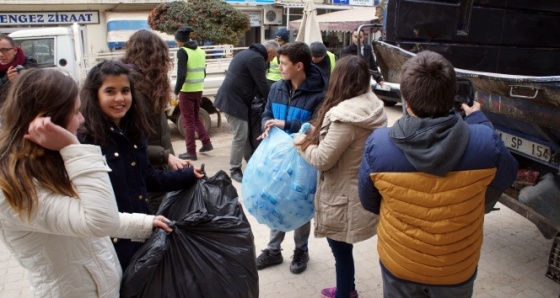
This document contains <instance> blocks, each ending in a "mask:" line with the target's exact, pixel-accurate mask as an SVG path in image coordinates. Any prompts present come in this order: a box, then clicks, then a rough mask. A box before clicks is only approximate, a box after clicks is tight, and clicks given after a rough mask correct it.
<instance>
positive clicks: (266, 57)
mask: <svg viewBox="0 0 560 298" xmlns="http://www.w3.org/2000/svg"><path fill="white" fill-rule="evenodd" d="M278 47H279V46H278V43H277V42H276V41H274V40H269V41H266V42H265V43H264V44H253V45H251V46H250V47H249V48H248V49H246V50H244V51H241V52H240V53H238V54H237V55H235V57H233V59H232V60H231V62H230V64H229V67H228V70H227V73H226V77H225V79H224V82H223V83H222V85H221V86H220V89H218V93H217V94H216V99H215V100H214V105H215V106H216V108H218V109H220V110H221V111H222V112H224V114H225V116H226V119H227V121H228V123H229V125H230V126H231V132H232V133H233V139H232V140H231V153H230V160H229V163H230V173H231V178H232V179H233V180H235V181H237V182H240V183H241V180H242V179H243V172H242V171H241V165H242V162H243V158H245V160H246V161H247V160H249V158H250V157H251V155H252V154H253V152H252V151H253V150H252V148H251V144H250V142H249V121H248V120H249V110H250V107H251V101H252V100H253V98H254V97H255V96H257V95H258V96H261V97H262V98H266V96H267V95H268V92H269V90H270V87H269V85H268V81H267V80H266V70H267V63H268V62H270V60H272V59H273V58H274V57H275V56H276V51H277V50H278Z"/></svg>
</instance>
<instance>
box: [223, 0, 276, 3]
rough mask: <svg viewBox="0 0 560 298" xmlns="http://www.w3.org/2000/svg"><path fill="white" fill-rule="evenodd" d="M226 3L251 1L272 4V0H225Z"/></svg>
mask: <svg viewBox="0 0 560 298" xmlns="http://www.w3.org/2000/svg"><path fill="white" fill-rule="evenodd" d="M226 2H227V3H230V4H235V3H244V4H246V3H253V4H274V0H226Z"/></svg>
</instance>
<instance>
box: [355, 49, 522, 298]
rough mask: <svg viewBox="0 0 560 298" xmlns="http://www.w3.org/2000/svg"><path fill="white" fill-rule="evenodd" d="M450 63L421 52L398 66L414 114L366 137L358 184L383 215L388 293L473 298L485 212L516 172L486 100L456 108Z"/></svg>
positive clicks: (370, 206)
mask: <svg viewBox="0 0 560 298" xmlns="http://www.w3.org/2000/svg"><path fill="white" fill-rule="evenodd" d="M456 90H457V88H456V78H455V71H454V68H453V65H451V63H450V62H449V61H447V60H446V59H445V58H443V56H441V55H439V54H437V53H434V52H429V51H425V52H421V53H419V54H418V55H416V56H415V57H413V58H410V59H409V60H408V61H406V62H405V63H404V64H403V66H402V69H401V92H402V97H403V102H404V104H405V106H406V110H407V111H408V115H405V116H403V117H402V118H401V119H399V120H398V121H397V122H396V123H395V124H394V125H393V126H392V127H390V128H380V129H377V130H376V131H374V132H373V134H372V135H371V136H370V137H369V138H368V140H367V142H366V145H365V148H364V153H363V157H362V164H361V166H360V171H359V182H358V190H359V194H360V200H361V202H362V205H363V206H364V208H365V209H366V210H369V211H371V212H373V213H375V214H378V215H379V225H378V227H377V237H378V240H377V250H378V252H379V260H380V262H381V276H382V278H383V292H384V295H385V297H393V296H394V297H418V296H427V295H426V293H430V295H429V296H430V297H471V296H472V292H473V285H474V280H475V278H476V270H477V265H478V260H479V257H480V249H481V246H482V239H483V233H482V231H483V229H482V228H483V222H484V213H485V211H486V212H489V211H490V210H491V209H492V207H493V206H494V204H495V203H496V202H497V200H498V198H499V197H500V194H501V193H502V192H503V191H504V189H506V188H507V187H508V186H510V185H511V184H512V183H513V182H514V181H515V178H516V177H517V167H518V164H517V161H516V160H515V159H514V158H513V157H512V156H511V154H510V153H509V151H508V150H507V148H506V147H505V145H504V143H503V142H502V140H501V139H500V136H499V135H498V134H497V133H496V131H495V130H494V129H493V126H492V124H491V123H490V122H489V121H488V119H487V118H486V117H485V116H484V114H483V113H482V111H480V104H479V103H477V102H475V103H474V105H473V106H472V107H469V106H468V105H466V104H463V106H462V108H463V110H464V111H465V114H466V118H465V119H464V120H463V118H462V117H461V116H460V114H459V113H456V112H454V111H451V112H450V110H451V109H452V108H453V101H454V97H455V93H456Z"/></svg>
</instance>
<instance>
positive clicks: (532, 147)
mask: <svg viewBox="0 0 560 298" xmlns="http://www.w3.org/2000/svg"><path fill="white" fill-rule="evenodd" d="M497 132H498V133H499V134H500V137H501V138H502V141H504V144H505V145H506V147H508V148H509V149H512V150H515V151H519V152H521V153H524V154H527V155H529V156H532V157H534V158H537V159H540V160H542V161H546V162H549V161H550V155H551V152H550V147H548V146H544V145H541V144H538V143H535V142H531V141H529V140H527V139H524V138H520V137H518V136H514V135H511V134H509V133H505V132H503V131H499V130H498V131H497Z"/></svg>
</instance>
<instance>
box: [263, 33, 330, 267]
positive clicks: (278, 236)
mask: <svg viewBox="0 0 560 298" xmlns="http://www.w3.org/2000/svg"><path fill="white" fill-rule="evenodd" d="M278 55H279V57H280V58H279V60H280V73H282V80H280V81H278V82H276V83H274V84H273V85H272V86H271V87H270V93H269V94H268V101H267V103H266V108H265V111H264V113H263V120H262V126H263V130H264V133H263V134H262V136H261V137H260V138H263V137H266V136H268V131H269V130H270V128H271V127H272V126H276V127H278V128H280V129H283V130H285V131H286V132H287V133H295V132H298V131H299V129H300V128H301V125H302V124H303V123H304V122H308V121H310V120H311V119H312V118H314V116H315V113H316V112H317V111H318V110H319V108H320V107H321V104H322V103H323V99H324V98H325V89H326V86H327V81H328V79H327V75H326V74H325V73H324V72H323V71H322V70H321V69H320V68H319V67H318V66H316V65H314V64H312V63H311V58H312V57H311V50H310V49H309V46H308V45H307V44H305V43H303V42H294V43H290V44H287V45H285V46H283V47H281V48H280V49H279V50H278ZM310 230H311V223H310V222H307V223H305V224H304V225H302V226H301V227H299V228H297V229H296V230H295V231H294V242H295V245H296V249H295V250H294V255H293V258H292V263H291V264H290V271H291V272H292V273H294V274H299V273H302V272H303V271H305V269H307V262H308V261H309V253H308V251H307V242H308V239H309V233H310ZM285 235H286V233H285V232H282V231H279V230H271V231H270V241H269V242H268V246H267V248H266V249H265V250H263V251H262V253H261V254H260V256H259V257H258V258H257V269H259V270H260V269H264V268H266V267H269V266H272V265H277V264H280V263H282V262H283V260H284V259H283V257H282V253H281V249H280V245H281V244H282V241H283V240H284V236H285Z"/></svg>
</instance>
